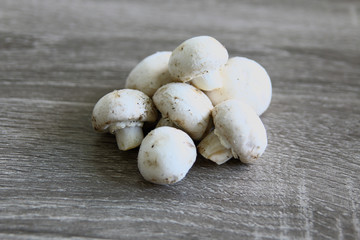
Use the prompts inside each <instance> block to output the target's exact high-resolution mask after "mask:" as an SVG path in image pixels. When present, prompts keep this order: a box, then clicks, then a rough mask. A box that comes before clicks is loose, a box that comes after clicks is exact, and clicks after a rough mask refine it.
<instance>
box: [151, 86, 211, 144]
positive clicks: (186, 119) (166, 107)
mask: <svg viewBox="0 0 360 240" xmlns="http://www.w3.org/2000/svg"><path fill="white" fill-rule="evenodd" d="M153 101H154V104H155V105H156V107H157V109H158V110H159V111H160V112H161V115H162V117H163V118H168V119H170V120H171V121H172V122H173V123H174V124H175V125H176V126H177V127H179V128H180V129H182V130H184V131H185V132H186V133H188V134H189V135H190V136H191V137H192V138H193V139H194V140H200V139H201V137H202V136H203V135H204V132H205V131H206V129H207V127H208V125H209V121H210V114H211V109H212V108H213V106H212V104H211V101H210V100H209V98H208V97H207V96H206V95H205V94H204V93H203V92H202V91H200V90H199V89H197V88H195V87H193V86H191V85H189V84H186V83H169V84H166V85H164V86H162V87H161V88H159V89H158V90H157V91H156V92H155V94H154V96H153Z"/></svg>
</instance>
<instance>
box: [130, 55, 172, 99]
mask: <svg viewBox="0 0 360 240" xmlns="http://www.w3.org/2000/svg"><path fill="white" fill-rule="evenodd" d="M170 55H171V52H168V51H163V52H156V53H154V54H152V55H150V56H148V57H146V58H144V59H143V60H142V61H141V62H140V63H138V65H136V66H135V67H134V68H133V70H131V72H130V74H129V76H128V77H127V79H126V83H125V88H130V89H137V90H140V91H142V92H143V93H145V94H146V95H148V96H149V97H152V95H154V93H155V91H156V90H157V89H158V88H159V87H161V86H162V85H165V84H166V83H169V82H173V81H175V79H174V78H173V77H172V76H171V75H170V73H169V71H168V63H169V58H170Z"/></svg>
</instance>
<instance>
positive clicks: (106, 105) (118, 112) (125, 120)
mask: <svg viewBox="0 0 360 240" xmlns="http://www.w3.org/2000/svg"><path fill="white" fill-rule="evenodd" d="M156 118H157V111H156V109H155V106H154V104H153V103H152V100H151V98H149V97H148V96H147V95H146V94H145V93H143V92H140V91H138V90H132V89H122V90H115V91H113V92H110V93H108V94H106V95H105V96H103V97H102V98H101V99H100V100H99V101H98V102H97V103H96V104H95V107H94V110H93V114H92V125H93V128H94V129H95V130H96V131H99V132H110V133H112V134H115V135H116V141H117V144H118V147H119V149H120V150H123V151H125V150H129V149H132V148H136V147H138V146H139V145H140V143H141V141H142V139H143V138H144V136H143V132H142V126H143V124H144V122H145V121H150V122H154V121H156Z"/></svg>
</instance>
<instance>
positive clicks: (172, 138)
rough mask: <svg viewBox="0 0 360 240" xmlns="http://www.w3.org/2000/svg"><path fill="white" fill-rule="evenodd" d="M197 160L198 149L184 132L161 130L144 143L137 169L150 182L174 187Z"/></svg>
mask: <svg viewBox="0 0 360 240" xmlns="http://www.w3.org/2000/svg"><path fill="white" fill-rule="evenodd" d="M195 160H196V147H195V145H194V142H193V141H192V139H191V138H190V137H189V136H188V135H187V134H186V133H185V132H183V131H181V130H179V129H176V128H172V127H159V128H156V129H154V130H152V131H151V132H150V133H149V134H148V135H147V136H146V137H145V138H144V140H143V141H142V143H141V145H140V150H139V155H138V167H139V170H140V173H141V175H142V176H143V177H144V178H145V179H146V180H147V181H150V182H153V183H157V184H172V183H176V182H178V181H180V180H182V179H183V178H184V177H185V175H186V174H187V172H188V171H189V170H190V168H191V167H192V165H193V164H194V162H195Z"/></svg>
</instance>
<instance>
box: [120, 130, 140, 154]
mask: <svg viewBox="0 0 360 240" xmlns="http://www.w3.org/2000/svg"><path fill="white" fill-rule="evenodd" d="M115 136H116V142H117V145H118V147H119V149H120V150H122V151H126V150H129V149H133V148H136V147H138V146H140V144H141V141H142V140H143V138H144V134H143V131H142V128H141V127H136V126H135V127H125V128H121V129H118V130H116V131H115Z"/></svg>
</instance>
